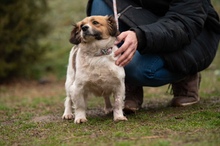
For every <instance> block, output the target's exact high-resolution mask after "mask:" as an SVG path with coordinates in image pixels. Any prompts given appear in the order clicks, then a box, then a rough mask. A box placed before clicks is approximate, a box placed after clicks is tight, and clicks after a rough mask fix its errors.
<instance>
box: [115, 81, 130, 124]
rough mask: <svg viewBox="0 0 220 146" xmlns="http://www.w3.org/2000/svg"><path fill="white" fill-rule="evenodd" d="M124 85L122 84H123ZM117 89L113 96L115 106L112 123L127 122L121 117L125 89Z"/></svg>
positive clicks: (122, 87)
mask: <svg viewBox="0 0 220 146" xmlns="http://www.w3.org/2000/svg"><path fill="white" fill-rule="evenodd" d="M123 85H124V84H123ZM123 85H122V86H121V87H120V88H118V91H117V92H116V94H115V95H114V99H115V106H114V109H113V115H114V121H116V122H117V121H127V118H126V117H125V116H124V115H123V110H122V109H123V106H124V97H125V90H124V89H125V88H124V86H123Z"/></svg>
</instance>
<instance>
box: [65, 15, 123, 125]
mask: <svg viewBox="0 0 220 146" xmlns="http://www.w3.org/2000/svg"><path fill="white" fill-rule="evenodd" d="M117 35H118V31H117V27H116V23H115V20H114V18H113V17H112V16H91V17H86V18H85V19H83V20H82V21H80V22H78V23H77V24H76V25H75V26H74V28H73V30H72V32H71V38H70V42H71V43H73V44H75V45H76V46H74V47H73V48H72V50H71V52H70V56H69V64H68V69H67V78H66V83H65V88H66V94H67V97H66V100H65V103H64V106H65V111H64V114H63V117H62V118H63V119H73V117H74V116H73V114H72V107H73V108H74V111H75V120H74V122H75V123H83V122H86V121H87V119H86V108H87V105H86V100H87V96H88V93H93V94H94V95H96V96H103V97H104V99H105V113H110V112H112V110H113V116H114V121H125V120H127V118H126V117H125V116H124V115H123V111H122V109H123V105H124V98H125V85H124V77H125V73H124V69H123V67H119V66H117V65H115V61H116V59H117V57H115V56H114V51H116V50H117V46H115V45H114V42H115V40H116V36H117ZM112 94H113V96H114V107H113V108H112V105H111V102H110V99H109V98H110V96H111V95H112Z"/></svg>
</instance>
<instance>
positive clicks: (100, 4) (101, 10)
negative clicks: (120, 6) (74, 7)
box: [91, 0, 113, 15]
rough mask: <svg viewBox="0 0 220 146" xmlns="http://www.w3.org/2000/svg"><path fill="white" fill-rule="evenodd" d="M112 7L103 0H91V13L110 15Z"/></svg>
mask: <svg viewBox="0 0 220 146" xmlns="http://www.w3.org/2000/svg"><path fill="white" fill-rule="evenodd" d="M112 14H113V11H112V9H111V8H110V7H109V6H108V5H107V4H106V3H105V2H104V0H93V2H92V8H91V15H112Z"/></svg>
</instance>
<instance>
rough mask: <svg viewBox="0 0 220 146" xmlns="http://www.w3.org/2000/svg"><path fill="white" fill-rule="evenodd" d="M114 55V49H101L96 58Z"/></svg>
mask: <svg viewBox="0 0 220 146" xmlns="http://www.w3.org/2000/svg"><path fill="white" fill-rule="evenodd" d="M111 53H112V47H110V48H106V49H101V50H100V52H99V53H96V54H95V56H103V55H109V54H111Z"/></svg>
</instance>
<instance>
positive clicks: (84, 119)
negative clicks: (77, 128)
mask: <svg viewBox="0 0 220 146" xmlns="http://www.w3.org/2000/svg"><path fill="white" fill-rule="evenodd" d="M85 122H87V119H86V118H79V119H75V120H74V123H75V124H80V123H85Z"/></svg>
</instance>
